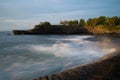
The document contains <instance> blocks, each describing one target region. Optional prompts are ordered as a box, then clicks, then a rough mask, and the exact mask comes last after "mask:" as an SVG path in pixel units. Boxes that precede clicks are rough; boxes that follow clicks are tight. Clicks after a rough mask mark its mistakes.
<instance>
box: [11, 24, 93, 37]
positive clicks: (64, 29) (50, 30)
mask: <svg viewBox="0 0 120 80" xmlns="http://www.w3.org/2000/svg"><path fill="white" fill-rule="evenodd" d="M13 33H14V34H15V35H26V34H36V35H37V34H91V33H90V32H89V31H88V30H87V29H86V28H84V27H80V26H78V25H71V26H65V25H48V26H40V25H36V26H35V27H34V29H31V30H26V31H23V30H13Z"/></svg>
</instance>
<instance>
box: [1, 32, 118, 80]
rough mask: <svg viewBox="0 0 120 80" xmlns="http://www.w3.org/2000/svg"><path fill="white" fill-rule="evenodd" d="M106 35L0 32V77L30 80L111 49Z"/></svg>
mask: <svg viewBox="0 0 120 80" xmlns="http://www.w3.org/2000/svg"><path fill="white" fill-rule="evenodd" d="M113 44H114V42H112V40H111V39H109V38H105V37H104V38H98V39H97V40H96V39H95V37H94V36H90V35H89V36H88V35H12V34H11V32H0V80H32V79H33V78H38V77H40V76H44V75H48V74H53V73H57V72H60V71H63V70H66V69H69V68H72V67H75V66H80V65H84V64H87V63H90V62H93V61H96V60H97V59H98V58H100V57H102V56H104V55H106V54H108V53H111V52H114V51H115V50H116V47H115V46H116V44H114V45H113Z"/></svg>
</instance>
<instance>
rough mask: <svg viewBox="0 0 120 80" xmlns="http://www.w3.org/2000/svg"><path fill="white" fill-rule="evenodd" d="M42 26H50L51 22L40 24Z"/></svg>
mask: <svg viewBox="0 0 120 80" xmlns="http://www.w3.org/2000/svg"><path fill="white" fill-rule="evenodd" d="M40 25H41V26H50V25H51V24H50V22H40Z"/></svg>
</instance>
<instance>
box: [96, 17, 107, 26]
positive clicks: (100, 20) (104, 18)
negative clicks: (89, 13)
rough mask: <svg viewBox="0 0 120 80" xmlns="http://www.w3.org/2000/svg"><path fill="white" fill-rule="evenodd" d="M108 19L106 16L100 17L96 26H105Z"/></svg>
mask: <svg viewBox="0 0 120 80" xmlns="http://www.w3.org/2000/svg"><path fill="white" fill-rule="evenodd" d="M105 20H106V17H105V16H100V17H99V18H96V20H95V22H94V26H97V25H104V24H105Z"/></svg>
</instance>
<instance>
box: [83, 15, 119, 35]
mask: <svg viewBox="0 0 120 80" xmlns="http://www.w3.org/2000/svg"><path fill="white" fill-rule="evenodd" d="M85 26H86V27H87V28H88V30H90V31H92V32H94V33H120V17H118V16H113V17H105V16H100V17H98V18H89V19H88V20H87V21H86V24H85Z"/></svg>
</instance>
